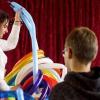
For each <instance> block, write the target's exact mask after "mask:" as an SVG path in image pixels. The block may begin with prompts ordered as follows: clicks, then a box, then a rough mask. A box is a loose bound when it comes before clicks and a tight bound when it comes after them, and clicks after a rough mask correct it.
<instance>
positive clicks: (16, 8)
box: [10, 2, 38, 80]
mask: <svg viewBox="0 0 100 100" xmlns="http://www.w3.org/2000/svg"><path fill="white" fill-rule="evenodd" d="M10 6H11V7H12V8H13V10H14V11H15V12H17V11H19V10H20V12H21V14H20V17H21V19H22V21H23V22H24V23H25V25H26V27H27V28H28V30H29V33H30V36H31V40H32V54H33V62H34V65H33V77H34V80H35V77H36V76H37V74H38V53H37V50H38V43H37V39H36V28H35V23H34V21H33V19H32V16H31V15H30V14H29V13H28V11H27V10H26V9H25V8H24V7H22V6H21V5H19V4H18V3H16V2H10Z"/></svg>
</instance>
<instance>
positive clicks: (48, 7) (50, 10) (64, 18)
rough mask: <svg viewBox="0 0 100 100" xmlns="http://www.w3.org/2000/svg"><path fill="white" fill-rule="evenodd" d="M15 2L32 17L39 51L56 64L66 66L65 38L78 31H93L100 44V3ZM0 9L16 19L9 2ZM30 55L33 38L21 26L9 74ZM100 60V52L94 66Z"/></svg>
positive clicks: (65, 0)
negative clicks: (63, 54)
mask: <svg viewBox="0 0 100 100" xmlns="http://www.w3.org/2000/svg"><path fill="white" fill-rule="evenodd" d="M10 1H11V0H10ZM15 2H18V3H20V4H21V5H23V6H24V7H25V8H26V9H27V10H28V11H29V12H30V14H31V15H32V17H33V19H34V21H35V25H36V33H37V40H38V44H39V48H40V49H43V50H44V52H45V55H46V56H47V57H50V58H51V59H52V60H53V61H54V62H60V63H64V61H63V57H62V50H63V49H64V41H65V37H66V36H67V34H69V32H70V31H71V30H72V29H73V28H75V27H78V26H87V27H89V28H90V29H92V30H93V31H94V32H95V33H96V35H97V37H98V40H99V44H100V0H15ZM0 9H4V10H5V11H7V12H8V13H9V14H10V16H11V17H12V16H14V12H13V11H12V9H11V8H10V7H9V5H8V4H7V0H5V1H4V0H1V1H0ZM5 37H6V36H5ZM30 51H31V38H30V36H29V34H28V30H27V29H26V27H25V25H22V28H21V32H20V39H19V42H18V46H17V48H16V49H15V50H12V51H9V52H6V54H7V56H8V63H7V66H6V68H7V72H9V71H10V70H11V69H12V67H13V65H14V64H15V63H16V62H17V61H18V60H19V59H20V58H22V57H23V56H24V55H25V54H27V53H28V52H30ZM99 59H100V49H99V51H98V56H97V58H96V60H95V61H94V62H93V66H94V65H100V61H99Z"/></svg>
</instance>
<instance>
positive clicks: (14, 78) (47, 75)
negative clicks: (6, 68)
mask: <svg viewBox="0 0 100 100" xmlns="http://www.w3.org/2000/svg"><path fill="white" fill-rule="evenodd" d="M38 66H39V72H38V73H39V74H38V76H37V78H36V82H35V84H33V73H32V67H33V61H32V53H29V54H27V55H25V56H24V57H23V58H22V59H21V60H19V61H18V62H17V63H16V64H15V66H14V68H13V70H12V71H11V72H10V73H9V74H8V75H7V76H6V78H5V79H6V81H7V83H8V84H9V85H15V86H16V85H19V84H20V85H21V87H22V88H23V90H24V91H25V92H27V93H29V94H30V95H33V96H34V93H35V92H37V94H38V91H39V90H42V91H41V93H40V94H41V95H40V100H42V99H44V98H45V97H47V96H48V95H49V94H50V91H51V90H52V88H53V86H55V85H56V84H57V83H58V82H61V81H63V79H64V76H65V74H66V72H67V70H66V67H65V66H64V65H62V64H58V63H54V62H53V61H52V60H51V59H50V58H48V57H45V55H44V52H43V51H42V50H39V51H38Z"/></svg>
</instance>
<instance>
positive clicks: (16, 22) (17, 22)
mask: <svg viewBox="0 0 100 100" xmlns="http://www.w3.org/2000/svg"><path fill="white" fill-rule="evenodd" d="M14 24H16V25H21V19H20V11H18V12H16V13H15V21H14Z"/></svg>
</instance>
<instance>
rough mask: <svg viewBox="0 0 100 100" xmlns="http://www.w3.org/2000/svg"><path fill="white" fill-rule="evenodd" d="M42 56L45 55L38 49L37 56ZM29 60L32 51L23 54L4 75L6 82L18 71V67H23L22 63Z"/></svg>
mask: <svg viewBox="0 0 100 100" xmlns="http://www.w3.org/2000/svg"><path fill="white" fill-rule="evenodd" d="M42 57H45V56H44V52H43V50H38V58H42ZM30 62H32V52H31V53H28V54H27V55H25V56H24V57H23V58H22V59H20V60H19V61H18V62H17V63H16V64H15V66H14V67H13V69H12V71H11V72H10V73H9V74H7V76H6V77H5V80H6V82H9V81H10V80H11V79H12V78H13V77H14V76H15V75H16V74H17V73H18V72H19V71H20V69H21V68H23V67H24V65H26V64H28V63H30Z"/></svg>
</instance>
